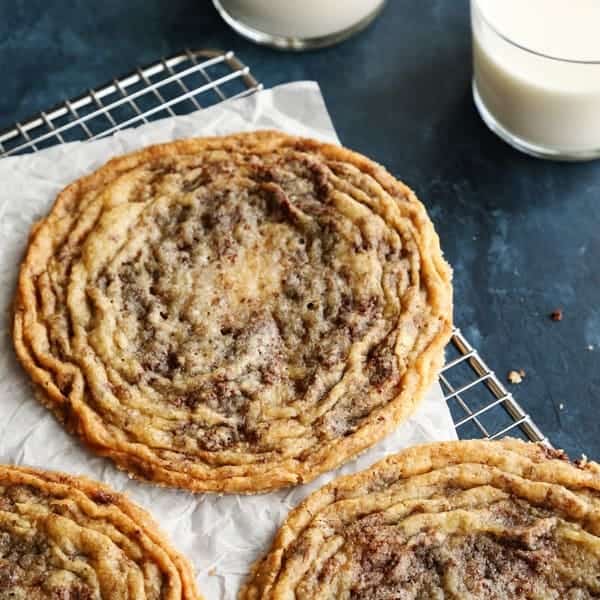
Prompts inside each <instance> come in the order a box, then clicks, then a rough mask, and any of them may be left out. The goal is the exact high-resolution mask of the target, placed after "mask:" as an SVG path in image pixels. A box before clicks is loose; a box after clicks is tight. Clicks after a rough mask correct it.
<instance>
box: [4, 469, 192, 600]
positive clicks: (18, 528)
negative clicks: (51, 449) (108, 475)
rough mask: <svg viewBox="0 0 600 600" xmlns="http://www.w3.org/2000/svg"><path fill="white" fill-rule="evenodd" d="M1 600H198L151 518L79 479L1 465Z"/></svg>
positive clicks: (183, 565)
mask: <svg viewBox="0 0 600 600" xmlns="http://www.w3.org/2000/svg"><path fill="white" fill-rule="evenodd" d="M0 598H7V599H8V598H11V599H14V600H43V599H46V598H47V599H48V600H59V599H69V598H70V599H73V600H96V599H98V600H100V598H110V599H111V600H127V599H131V600H133V599H135V600H201V597H200V594H199V593H198V591H197V589H196V586H195V583H194V577H193V574H192V571H191V567H190V566H189V564H188V563H187V562H186V560H185V559H184V558H182V557H181V556H179V555H178V554H177V552H175V550H173V549H172V548H170V547H169V545H168V543H167V541H166V540H165V539H164V538H163V537H162V535H161V534H160V533H159V531H158V530H157V528H156V525H155V524H154V523H153V521H152V519H151V518H150V515H148V514H147V513H146V512H145V511H143V510H141V509H140V508H138V507H136V506H134V505H133V504H132V503H131V502H129V501H128V500H127V499H126V498H125V497H124V496H122V495H121V494H117V493H116V492H114V491H112V490H111V489H110V488H107V487H106V486H104V485H101V484H99V483H96V482H94V481H91V480H89V479H84V478H75V477H69V476H68V475H64V474H61V473H51V472H46V471H39V470H34V469H27V468H22V467H10V466H5V465H0Z"/></svg>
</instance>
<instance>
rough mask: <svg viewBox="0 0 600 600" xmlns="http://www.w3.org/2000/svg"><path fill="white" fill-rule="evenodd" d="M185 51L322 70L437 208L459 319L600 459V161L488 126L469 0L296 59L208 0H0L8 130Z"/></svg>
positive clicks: (529, 395) (366, 138) (417, 9)
mask: <svg viewBox="0 0 600 600" xmlns="http://www.w3.org/2000/svg"><path fill="white" fill-rule="evenodd" d="M185 47H192V48H200V47H213V48H221V49H233V50H235V51H236V53H237V54H238V55H239V56H240V58H241V59H242V60H244V61H245V62H246V63H248V64H249V65H251V66H252V69H253V71H254V73H255V75H256V76H257V77H258V78H259V79H261V80H262V81H263V82H264V83H265V84H266V85H267V86H271V85H274V84H277V83H282V82H287V81H292V80H299V79H316V80H317V81H318V82H319V83H320V84H321V86H322V89H323V93H324V95H325V98H326V100H327V103H328V106H329V109H330V111H331V114H332V117H333V120H334V123H335V124H336V127H337V129H338V132H339V134H340V137H341V139H342V141H343V142H344V143H345V144H346V145H348V146H350V147H352V148H355V149H357V150H359V151H361V152H363V153H365V154H368V155H370V156H372V157H373V158H375V159H376V160H378V161H380V162H382V163H384V164H385V165H386V166H387V167H388V168H389V169H390V170H391V171H392V172H393V173H394V174H395V175H397V176H399V177H400V178H402V179H403V180H405V181H406V182H407V183H408V184H410V185H411V186H412V187H413V188H414V189H415V190H416V191H417V193H418V194H419V196H420V197H421V198H422V199H423V201H424V202H425V203H426V204H427V206H428V208H429V211H430V214H431V216H432V217H433V219H434V221H435V222H436V225H437V228H438V231H439V233H440V236H441V238H442V243H443V246H444V249H445V251H446V255H447V257H448V259H449V260H450V262H451V263H452V264H453V266H454V270H455V290H456V294H455V298H456V322H457V324H459V325H460V326H461V327H462V329H463V330H464V332H465V333H466V335H467V336H468V337H469V338H470V340H471V341H472V343H473V344H475V345H476V346H478V347H479V348H480V350H481V351H482V354H483V355H484V356H485V357H486V358H487V360H488V362H489V363H490V366H491V367H492V368H494V369H495V370H496V371H497V372H498V373H499V375H500V376H501V377H502V378H504V377H505V376H506V373H507V372H508V371H509V370H510V369H514V368H516V369H521V368H522V369H525V371H526V372H527V376H526V378H525V380H524V382H523V383H522V384H521V385H520V386H514V390H513V391H514V392H515V395H516V396H517V397H518V399H519V400H520V401H521V402H522V404H524V405H525V406H526V408H527V409H528V410H530V411H531V413H532V414H533V415H534V417H535V418H536V420H537V422H538V423H539V425H540V426H541V427H542V428H543V429H544V431H545V433H547V434H548V435H549V436H550V438H551V440H552V441H553V442H554V443H555V444H556V445H558V446H562V447H564V448H565V449H567V450H568V451H569V452H570V453H573V454H578V453H580V452H586V453H587V454H588V455H590V456H592V457H596V458H600V436H599V435H598V433H597V432H598V426H597V415H598V412H597V407H596V404H597V402H598V399H599V398H600V372H599V370H598V357H599V356H600V305H599V303H598V298H599V293H598V290H599V284H600V269H599V265H598V263H599V262H600V235H599V231H600V228H599V224H600V164H599V163H588V164H556V163H548V162H542V161H539V160H535V159H532V158H528V157H526V156H523V155H521V154H518V153H517V152H516V151H513V150H512V149H510V148H509V147H508V146H506V145H504V144H503V143H502V142H501V141H499V140H498V139H497V138H495V137H494V136H493V135H492V134H491V133H489V132H488V131H487V129H486V128H485V126H484V125H483V123H482V122H481V120H480V119H479V117H478V116H477V114H476V112H475V109H474V108H473V103H472V100H471V95H470V77H471V66H470V36H469V20H468V6H467V2H466V0H453V1H451V2H449V1H448V0H422V1H420V2H415V1H408V0H391V2H390V3H389V6H388V7H387V8H386V10H385V11H384V13H383V15H382V16H381V18H380V19H379V20H378V21H377V22H376V23H375V24H374V25H373V26H372V27H371V28H370V29H369V30H367V31H366V32H364V33H362V34H361V35H359V36H358V37H356V38H354V39H352V40H349V41H348V42H345V43H344V44H341V45H339V46H337V47H335V48H332V49H328V50H323V51H319V52H313V53H308V54H302V55H292V54H283V53H280V52H277V51H272V50H268V49H264V48H260V47H257V46H254V45H252V44H250V43H247V42H245V41H244V40H242V39H241V38H239V37H238V36H236V35H235V34H234V33H233V32H232V31H230V30H229V29H228V28H227V27H226V26H225V25H224V24H223V23H222V22H221V21H220V19H219V18H218V16H217V15H216V13H215V12H214V10H213V9H212V5H211V3H210V2H209V1H208V0H204V1H201V0H195V1H192V0H169V1H166V0H128V1H127V2H123V1H122V0H104V1H103V2H90V1H85V2H84V1H83V0H80V1H78V2H76V1H70V2H68V1H67V0H57V1H55V2H47V1H46V0H20V1H15V0H0V65H1V67H2V73H1V77H2V85H1V87H0V90H1V92H0V126H2V125H10V124H11V123H12V122H14V121H15V120H17V119H21V118H25V117H27V116H29V115H30V114H31V113H34V112H36V111H39V110H42V109H45V108H47V107H48V106H49V105H53V104H55V103H56V102H58V101H59V100H63V99H66V98H69V97H72V96H74V95H77V94H79V93H80V92H82V91H84V90H85V89H87V88H89V87H93V86H96V85H98V84H100V83H103V82H104V81H106V80H109V79H111V78H112V77H114V76H115V75H118V74H122V73H124V72H126V71H128V70H130V69H132V68H133V67H135V66H137V65H138V64H142V63H148V62H152V61H153V60H155V59H157V58H160V57H161V56H165V55H168V54H171V53H174V52H176V51H179V50H181V49H183V48H185ZM559 306H560V307H563V308H564V319H563V321H562V322H560V323H555V322H552V321H551V320H550V319H549V318H548V314H549V313H550V311H552V310H553V309H554V308H556V307H559ZM590 345H591V346H593V347H594V349H593V350H589V349H588V346H590ZM561 405H562V406H563V408H562V409H561V408H560V407H561Z"/></svg>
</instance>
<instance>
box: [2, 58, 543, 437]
mask: <svg viewBox="0 0 600 600" xmlns="http://www.w3.org/2000/svg"><path fill="white" fill-rule="evenodd" d="M260 89H262V85H261V84H260V83H259V82H258V81H257V80H256V79H255V78H254V77H253V75H252V74H251V72H250V69H249V67H247V66H246V65H244V64H243V63H242V62H241V61H240V60H239V59H238V58H236V56H235V55H234V53H233V52H218V51H211V50H186V51H185V52H182V53H181V54H177V55H175V56H172V57H169V58H165V59H163V60H160V61H158V62H156V63H154V64H151V65H148V66H146V67H140V68H138V69H136V70H135V71H134V72H133V73H130V74H128V75H125V76H124V77H120V78H118V79H114V80H113V81H111V82H109V83H107V84H105V85H103V86H101V87H98V88H95V89H92V90H89V91H88V92H87V93H85V94H83V95H81V96H79V97H77V98H74V99H72V100H67V101H65V102H63V103H62V104H59V105H57V106H55V107H54V108H51V109H50V110H47V111H43V112H41V113H40V114H39V115H36V116H34V117H33V118H31V119H28V120H27V121H24V122H22V123H16V124H15V125H14V126H12V127H10V128H9V129H5V130H3V131H0V157H3V156H9V155H14V154H22V153H24V152H31V151H36V150H39V149H42V148H45V147H48V146H52V145H55V144H59V143H65V142H68V141H75V140H87V139H97V138H100V137H103V136H107V135H110V134H111V133H114V132H115V131H118V130H120V129H123V128H126V127H130V126H132V125H139V124H141V123H147V122H149V121H150V120H153V119H157V118H162V117H167V116H174V115H177V114H185V113H189V112H191V111H194V110H200V109H202V108H205V107H207V106H210V105H212V104H216V103H218V102H221V101H223V100H226V99H229V98H235V97H240V96H244V95H247V94H251V93H253V92H255V91H257V90H260ZM440 384H441V386H442V389H443V391H444V395H445V398H446V401H447V402H448V405H449V407H450V411H451V413H452V416H453V419H454V424H455V427H456V430H457V432H458V435H459V437H461V438H489V439H496V438H499V437H503V436H505V435H512V436H516V437H521V438H523V439H529V440H532V441H535V442H543V443H546V444H549V442H548V440H547V438H546V437H545V436H544V434H543V433H542V432H541V430H540V429H539V428H538V426H537V425H536V424H535V422H534V421H533V419H532V418H531V416H530V415H528V414H527V413H526V412H525V411H524V410H523V408H522V407H521V405H520V404H519V403H518V402H517V401H516V400H515V399H514V397H513V396H512V394H511V393H509V392H508V391H507V389H506V388H505V386H504V385H503V384H502V382H501V381H500V380H499V379H498V377H496V375H495V374H494V372H493V371H492V370H490V369H489V367H488V366H487V364H486V363H485V361H484V360H483V359H482V358H481V356H480V355H479V353H478V352H477V350H476V349H474V348H473V347H472V346H471V345H470V344H469V342H468V341H467V340H466V339H465V337H464V336H463V335H462V333H461V332H460V330H458V329H455V330H454V333H453V336H452V344H450V346H449V348H448V351H447V363H446V366H445V367H444V369H443V371H442V373H441V374H440Z"/></svg>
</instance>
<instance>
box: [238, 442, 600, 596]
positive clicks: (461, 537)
mask: <svg viewBox="0 0 600 600" xmlns="http://www.w3.org/2000/svg"><path fill="white" fill-rule="evenodd" d="M563 457H564V454H563V453H560V452H556V451H550V450H548V449H547V448H544V447H542V446H536V445H534V444H526V443H524V442H519V441H517V440H505V441H502V442H486V441H468V442H448V443H441V444H431V445H424V446H417V447H414V448H411V449H409V450H407V451H405V452H402V453H400V454H398V455H396V456H391V457H389V458H387V459H385V460H383V461H381V462H379V463H377V464H376V465H375V466H374V467H372V468H371V469H369V470H367V471H364V472H362V473H359V474H356V475H350V476H348V477H342V478H340V479H338V480H336V481H334V482H333V483H331V484H330V485H328V486H326V487H324V488H322V489H321V490H319V491H317V492H315V493H314V494H312V495H311V496H309V497H308V498H307V499H306V500H305V501H304V502H303V503H302V504H301V505H300V506H299V507H298V508H296V509H295V510H294V511H292V512H291V513H290V515H289V516H288V518H287V520H286V521H285V523H284V524H283V525H282V527H281V529H280V530H279V533H278V534H277V536H276V538H275V541H274V543H273V546H272V548H271V550H270V552H269V554H267V556H265V557H264V558H263V559H262V560H261V561H260V562H258V563H257V564H256V566H255V567H254V571H253V574H252V576H251V578H250V580H249V582H248V583H247V585H246V586H245V588H244V589H243V590H242V592H241V593H240V600H259V599H260V600H276V599H278V600H279V599H283V598H295V599H296V600H303V599H307V600H308V599H310V600H319V599H324V598H347V599H355V598H356V599H358V598H360V599H361V600H398V599H403V600H416V599H426V598H431V599H433V598H456V599H458V598H460V599H476V598H477V599H482V598H486V599H488V600H492V599H498V600H500V599H509V600H510V599H515V600H516V599H521V598H530V599H539V600H542V599H544V600H546V599H552V598H554V599H557V600H558V599H561V600H562V599H573V600H574V599H578V600H584V599H587V598H590V599H591V598H597V597H599V595H600V537H599V536H600V466H599V465H597V464H595V463H587V464H584V463H581V464H579V465H575V464H572V463H569V462H568V460H566V459H565V458H563Z"/></svg>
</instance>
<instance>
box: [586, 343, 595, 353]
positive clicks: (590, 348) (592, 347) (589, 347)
mask: <svg viewBox="0 0 600 600" xmlns="http://www.w3.org/2000/svg"><path fill="white" fill-rule="evenodd" d="M587 349H588V350H589V351H590V352H591V351H592V350H593V349H594V346H592V344H590V345H589V346H588V347H587Z"/></svg>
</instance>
